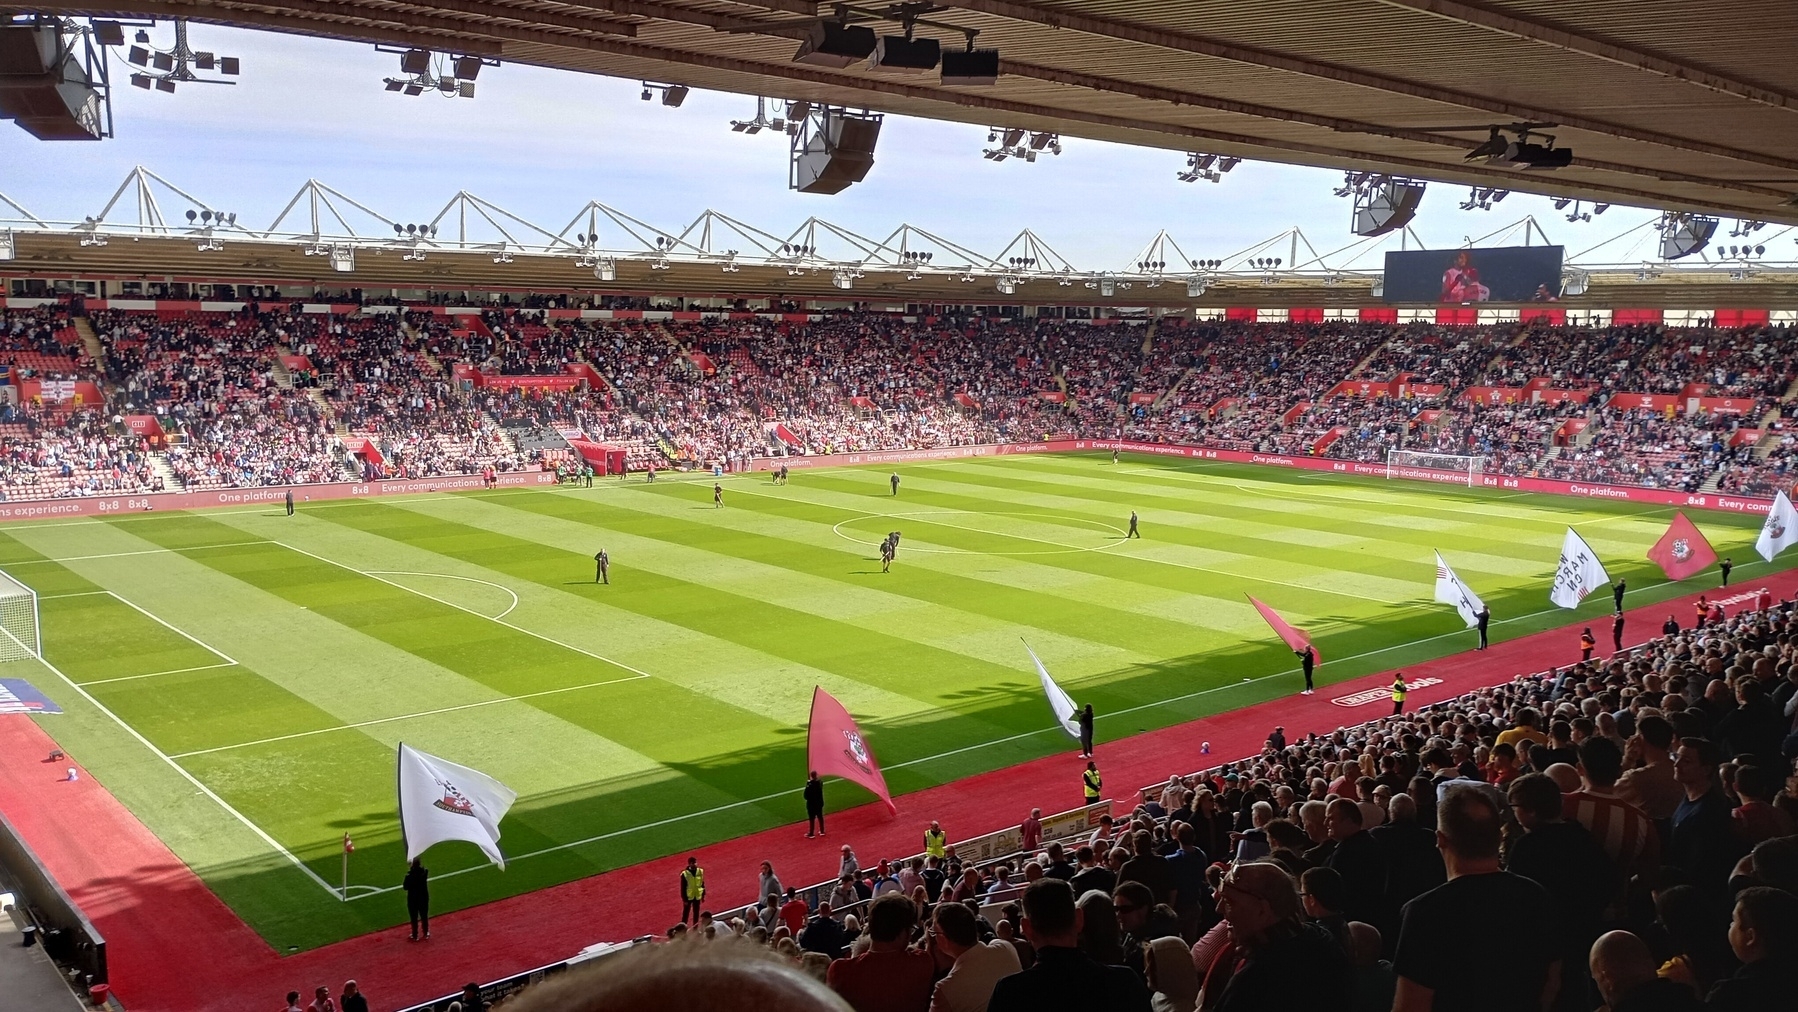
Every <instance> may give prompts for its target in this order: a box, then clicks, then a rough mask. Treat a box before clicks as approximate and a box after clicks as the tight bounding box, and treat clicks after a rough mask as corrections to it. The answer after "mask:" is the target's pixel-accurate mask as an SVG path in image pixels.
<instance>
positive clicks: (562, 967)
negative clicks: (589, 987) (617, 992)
mask: <svg viewBox="0 0 1798 1012" xmlns="http://www.w3.org/2000/svg"><path fill="white" fill-rule="evenodd" d="M654 940H655V938H654V936H653V935H644V936H643V937H641V938H633V939H631V940H630V941H628V942H606V943H602V944H600V945H589V946H588V947H586V948H585V949H582V950H581V951H580V952H579V953H578V954H576V955H574V956H571V957H569V958H568V959H564V960H562V961H561V962H559V963H551V964H549V965H548V966H539V967H538V968H536V969H535V970H526V971H525V972H523V973H515V974H513V975H512V976H510V977H504V978H501V979H499V980H496V981H493V982H491V983H487V984H482V985H481V1000H482V1001H483V1002H486V1003H487V1005H488V1006H489V1007H491V1006H493V1005H496V1004H498V1003H499V1002H501V1001H502V1000H504V999H506V998H510V997H511V996H512V995H514V994H516V993H518V992H519V991H522V990H524V989H525V988H527V987H530V986H531V985H532V984H535V983H537V982H538V981H541V980H546V979H548V978H550V977H554V976H556V975H557V974H560V973H565V972H567V971H568V970H570V969H572V968H574V967H576V966H579V965H580V964H582V963H589V962H592V961H593V960H596V959H604V958H605V957H607V956H612V955H616V954H618V953H620V952H625V951H627V950H629V949H634V948H636V947H637V946H639V945H648V944H649V943H650V942H652V941H654ZM461 1000H462V992H461V991H457V992H456V993H454V994H446V995H444V996H443V997H441V998H433V999H431V1000H430V1001H427V1002H424V1003H422V1004H419V1005H411V1006H408V1007H406V1008H404V1009H401V1010H400V1012H445V1010H447V1009H448V1008H449V1007H450V1005H451V1004H452V1003H454V1002H459V1001H461Z"/></svg>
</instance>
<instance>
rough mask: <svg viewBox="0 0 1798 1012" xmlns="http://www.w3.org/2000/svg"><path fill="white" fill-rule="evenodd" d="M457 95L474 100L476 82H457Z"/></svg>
mask: <svg viewBox="0 0 1798 1012" xmlns="http://www.w3.org/2000/svg"><path fill="white" fill-rule="evenodd" d="M456 94H457V95H460V96H461V97H463V98H473V97H474V82H473V81H460V82H457V84H456Z"/></svg>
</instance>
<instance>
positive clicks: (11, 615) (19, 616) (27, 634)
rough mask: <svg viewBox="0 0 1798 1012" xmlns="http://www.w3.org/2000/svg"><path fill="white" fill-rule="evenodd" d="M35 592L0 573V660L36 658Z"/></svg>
mask: <svg viewBox="0 0 1798 1012" xmlns="http://www.w3.org/2000/svg"><path fill="white" fill-rule="evenodd" d="M39 642H40V641H39V637H38V624H37V591H35V590H32V589H31V588H30V587H27V586H25V585H24V584H22V583H20V582H19V581H17V580H15V579H13V578H12V577H10V576H8V575H6V573H5V572H0V661H22V660H26V659H27V658H33V657H38V656H40V654H39V652H38V651H39Z"/></svg>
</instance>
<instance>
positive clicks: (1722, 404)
mask: <svg viewBox="0 0 1798 1012" xmlns="http://www.w3.org/2000/svg"><path fill="white" fill-rule="evenodd" d="M1757 403H1758V402H1757V401H1756V400H1755V399H1754V398H1752V397H1693V398H1690V399H1689V400H1687V401H1686V414H1688V415H1689V414H1692V412H1693V410H1694V409H1696V410H1698V411H1705V412H1712V413H1716V414H1724V415H1745V414H1747V413H1748V412H1750V411H1753V410H1754V406H1755V405H1756V404H1757Z"/></svg>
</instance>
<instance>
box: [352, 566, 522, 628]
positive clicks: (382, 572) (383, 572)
mask: <svg viewBox="0 0 1798 1012" xmlns="http://www.w3.org/2000/svg"><path fill="white" fill-rule="evenodd" d="M367 573H368V575H369V576H426V577H431V578H433V579H438V580H461V581H463V582H465V583H481V584H486V585H487V586H489V587H492V588H493V589H494V590H497V591H500V592H502V593H504V594H506V595H507V596H509V597H511V598H512V607H511V608H507V609H506V610H505V611H502V612H500V613H499V614H498V615H494V616H493V618H494V619H495V620H498V619H502V618H505V617H506V616H507V615H510V614H512V610H513V608H517V607H518V595H517V594H515V593H513V592H512V591H511V590H510V589H508V588H506V587H502V586H500V585H499V584H497V583H494V582H493V581H492V580H477V579H475V578H474V577H472V576H451V575H450V574H448V573H411V572H407V571H405V570H398V569H370V570H368V571H367Z"/></svg>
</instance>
